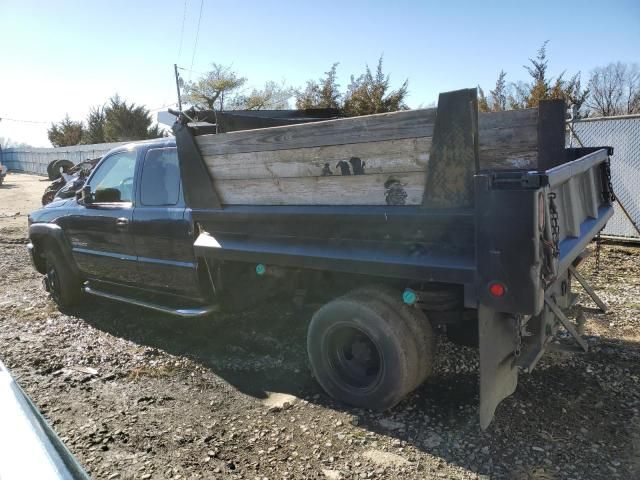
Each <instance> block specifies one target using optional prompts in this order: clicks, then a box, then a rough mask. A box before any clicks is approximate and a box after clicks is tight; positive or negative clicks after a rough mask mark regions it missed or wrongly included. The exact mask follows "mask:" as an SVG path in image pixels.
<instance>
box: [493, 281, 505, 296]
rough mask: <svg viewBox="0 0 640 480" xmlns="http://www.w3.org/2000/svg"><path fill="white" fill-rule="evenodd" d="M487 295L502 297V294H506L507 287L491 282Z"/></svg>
mask: <svg viewBox="0 0 640 480" xmlns="http://www.w3.org/2000/svg"><path fill="white" fill-rule="evenodd" d="M489 293H490V294H491V296H492V297H496V298H500V297H504V294H505V293H507V287H505V286H504V284H502V283H500V282H492V283H490V284H489Z"/></svg>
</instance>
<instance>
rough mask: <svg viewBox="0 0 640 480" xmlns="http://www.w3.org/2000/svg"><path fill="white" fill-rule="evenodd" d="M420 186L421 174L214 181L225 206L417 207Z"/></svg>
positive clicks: (421, 181)
mask: <svg viewBox="0 0 640 480" xmlns="http://www.w3.org/2000/svg"><path fill="white" fill-rule="evenodd" d="M390 177H391V179H392V180H390ZM424 185H425V176H424V173H423V172H415V173H406V174H399V175H392V176H390V175H388V174H386V173H383V174H371V175H350V176H332V177H302V178H260V179H249V180H228V179H227V180H214V186H215V188H216V190H217V192H218V195H219V196H220V198H221V200H222V203H223V204H226V205H390V204H391V205H393V204H400V205H402V204H404V205H420V204H421V203H422V196H423V192H424Z"/></svg>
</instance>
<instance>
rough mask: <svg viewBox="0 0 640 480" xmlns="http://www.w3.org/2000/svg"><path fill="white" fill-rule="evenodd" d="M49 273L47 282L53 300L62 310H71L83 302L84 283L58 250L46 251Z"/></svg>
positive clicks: (48, 249)
mask: <svg viewBox="0 0 640 480" xmlns="http://www.w3.org/2000/svg"><path fill="white" fill-rule="evenodd" d="M45 259H46V262H47V273H46V274H45V277H46V278H45V281H46V282H47V287H48V289H49V295H50V296H51V299H52V300H53V301H54V302H56V304H57V305H58V306H59V307H60V308H69V307H72V306H74V305H77V304H78V303H80V301H81V300H82V289H81V287H82V282H81V281H80V279H79V278H78V277H77V276H76V275H74V273H73V271H72V270H71V268H70V267H69V265H67V263H66V262H65V260H64V257H63V256H62V255H61V254H60V253H59V251H58V249H56V248H47V250H45Z"/></svg>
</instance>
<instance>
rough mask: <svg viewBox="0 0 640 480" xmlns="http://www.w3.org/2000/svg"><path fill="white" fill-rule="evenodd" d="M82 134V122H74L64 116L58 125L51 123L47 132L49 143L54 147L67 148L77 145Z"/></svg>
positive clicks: (67, 116)
mask: <svg viewBox="0 0 640 480" xmlns="http://www.w3.org/2000/svg"><path fill="white" fill-rule="evenodd" d="M83 134H84V125H83V124H82V122H75V121H73V120H71V119H70V118H69V115H68V114H67V115H65V117H64V119H63V120H62V121H61V122H59V123H52V124H51V128H49V129H48V130H47V136H48V137H49V141H50V142H51V144H52V145H53V146H54V147H68V146H70V145H78V144H79V143H80V141H81V140H82V136H83Z"/></svg>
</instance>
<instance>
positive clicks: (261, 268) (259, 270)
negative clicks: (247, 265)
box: [256, 263, 267, 275]
mask: <svg viewBox="0 0 640 480" xmlns="http://www.w3.org/2000/svg"><path fill="white" fill-rule="evenodd" d="M266 271H267V267H265V266H264V264H262V263H259V264H257V265H256V273H257V274H258V275H264V274H265V273H266Z"/></svg>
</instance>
